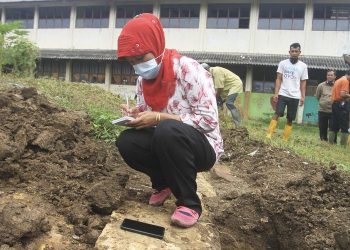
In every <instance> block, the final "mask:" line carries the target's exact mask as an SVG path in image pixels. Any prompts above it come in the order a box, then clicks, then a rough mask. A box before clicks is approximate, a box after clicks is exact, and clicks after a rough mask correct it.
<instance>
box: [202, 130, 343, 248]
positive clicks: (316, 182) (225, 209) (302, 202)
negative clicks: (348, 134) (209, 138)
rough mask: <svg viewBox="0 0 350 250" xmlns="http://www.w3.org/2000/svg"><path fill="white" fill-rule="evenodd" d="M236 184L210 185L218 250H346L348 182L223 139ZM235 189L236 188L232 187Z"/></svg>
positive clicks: (230, 136)
mask: <svg viewBox="0 0 350 250" xmlns="http://www.w3.org/2000/svg"><path fill="white" fill-rule="evenodd" d="M223 135H224V138H226V140H225V151H226V154H225V156H224V157H223V159H222V161H223V162H225V163H226V164H227V165H229V166H230V168H231V172H232V175H234V176H235V178H237V179H238V180H240V181H239V182H237V181H236V183H228V182H226V183H225V182H223V181H222V179H220V180H214V179H213V180H212V184H213V185H214V186H215V187H216V190H217V192H219V196H218V198H217V199H208V201H207V204H208V209H209V210H210V211H212V212H213V214H212V216H213V218H214V221H215V224H217V225H218V226H220V227H221V229H220V230H221V236H222V237H221V242H222V246H226V247H223V248H224V249H344V250H345V249H350V186H349V183H350V176H349V175H347V174H344V173H342V172H339V171H337V170H336V166H331V167H330V168H323V167H322V166H319V165H317V164H314V163H311V162H307V161H306V160H305V159H303V158H301V157H299V156H297V155H295V154H293V153H291V152H288V151H285V150H282V149H276V148H273V147H270V146H269V145H266V144H264V143H262V142H258V141H254V140H250V139H249V135H248V132H247V130H246V129H244V128H241V129H236V130H228V131H224V133H223ZM237 183H239V185H235V184H237Z"/></svg>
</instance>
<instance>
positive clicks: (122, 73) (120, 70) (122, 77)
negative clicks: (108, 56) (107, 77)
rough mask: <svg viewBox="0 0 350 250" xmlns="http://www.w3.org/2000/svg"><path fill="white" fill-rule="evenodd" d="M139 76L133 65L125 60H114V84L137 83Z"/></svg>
mask: <svg viewBox="0 0 350 250" xmlns="http://www.w3.org/2000/svg"><path fill="white" fill-rule="evenodd" d="M137 78H138V76H137V75H136V74H135V73H134V70H133V68H132V66H131V65H130V64H129V63H127V62H125V61H120V62H113V64H112V84H118V85H136V80H137Z"/></svg>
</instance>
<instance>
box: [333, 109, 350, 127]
mask: <svg viewBox="0 0 350 250" xmlns="http://www.w3.org/2000/svg"><path fill="white" fill-rule="evenodd" d="M348 105H349V103H348V102H333V104H332V131H334V132H335V133H337V132H338V131H339V129H340V131H341V132H342V133H348V129H349V106H348Z"/></svg>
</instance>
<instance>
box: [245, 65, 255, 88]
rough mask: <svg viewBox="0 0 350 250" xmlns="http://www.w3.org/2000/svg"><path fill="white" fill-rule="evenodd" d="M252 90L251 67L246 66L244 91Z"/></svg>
mask: <svg viewBox="0 0 350 250" xmlns="http://www.w3.org/2000/svg"><path fill="white" fill-rule="evenodd" d="M252 89H253V66H247V73H246V77H245V90H244V91H250V92H251V91H252Z"/></svg>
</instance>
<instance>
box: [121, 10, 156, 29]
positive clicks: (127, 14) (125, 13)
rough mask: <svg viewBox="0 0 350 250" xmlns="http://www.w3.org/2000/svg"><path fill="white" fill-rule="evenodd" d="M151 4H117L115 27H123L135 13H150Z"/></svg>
mask: <svg viewBox="0 0 350 250" xmlns="http://www.w3.org/2000/svg"><path fill="white" fill-rule="evenodd" d="M152 12H153V6H152V5H137V6H135V5H123V6H117V23H116V27H117V28H123V27H124V25H125V24H126V23H127V22H128V21H129V20H130V19H132V18H134V17H135V16H136V15H138V14H141V13H152Z"/></svg>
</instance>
